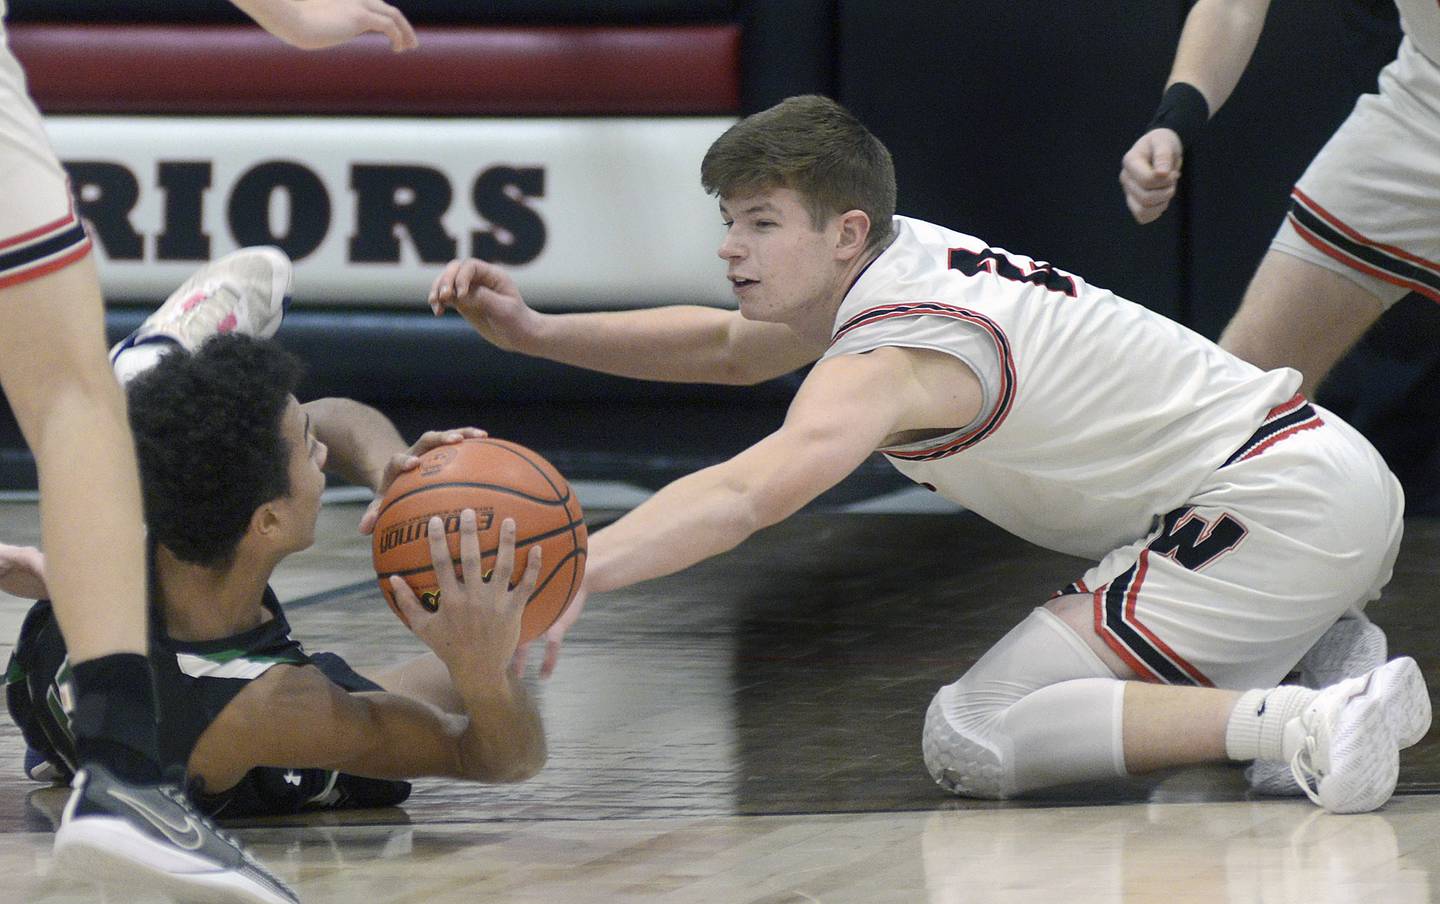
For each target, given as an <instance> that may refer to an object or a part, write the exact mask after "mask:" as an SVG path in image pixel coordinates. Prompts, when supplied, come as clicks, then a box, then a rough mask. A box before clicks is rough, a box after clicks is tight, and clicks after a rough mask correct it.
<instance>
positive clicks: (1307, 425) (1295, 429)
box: [1236, 417, 1325, 461]
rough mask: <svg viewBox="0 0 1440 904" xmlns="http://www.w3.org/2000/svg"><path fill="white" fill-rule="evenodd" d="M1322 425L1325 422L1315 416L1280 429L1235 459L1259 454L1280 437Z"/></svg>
mask: <svg viewBox="0 0 1440 904" xmlns="http://www.w3.org/2000/svg"><path fill="white" fill-rule="evenodd" d="M1323 426H1325V422H1324V421H1322V420H1321V419H1320V418H1318V417H1317V418H1315V419H1314V420H1313V421H1306V422H1305V423H1303V424H1296V425H1295V426H1294V427H1291V428H1290V429H1289V430H1282V431H1280V432H1279V433H1277V434H1275V435H1274V436H1272V437H1270V438H1269V439H1267V440H1265V442H1263V443H1261V444H1260V445H1258V446H1256V447H1255V448H1253V449H1251V450H1250V451H1249V452H1246V453H1245V454H1244V455H1242V456H1240V457H1239V458H1238V459H1236V461H1248V460H1250V459H1252V458H1254V457H1255V456H1257V455H1259V454H1260V453H1261V452H1264V451H1265V450H1266V449H1268V448H1270V447H1271V446H1273V445H1275V444H1276V443H1278V442H1280V441H1281V440H1282V439H1289V438H1290V437H1292V436H1294V435H1295V434H1297V433H1300V432H1301V431H1304V430H1314V429H1315V428H1316V427H1323Z"/></svg>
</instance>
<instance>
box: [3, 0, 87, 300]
mask: <svg viewBox="0 0 1440 904" xmlns="http://www.w3.org/2000/svg"><path fill="white" fill-rule="evenodd" d="M0 11H3V8H0ZM88 253H90V239H89V238H88V237H87V236H86V233H85V227H84V225H83V224H82V223H81V222H80V220H79V218H78V217H77V216H76V215H75V205H74V202H73V200H72V197H71V194H70V184H69V181H68V179H67V178H66V176H65V170H64V169H62V168H61V166H60V162H59V161H58V160H57V159H56V158H55V152H54V151H53V150H51V148H50V142H49V140H48V139H47V138H46V136H45V130H44V128H43V127H42V126H41V125H40V114H39V112H38V111H37V110H36V109H35V104H34V103H33V102H31V100H30V96H29V94H27V93H26V88H25V74H24V72H22V71H21V69H20V64H19V63H18V62H17V61H16V60H15V56H14V55H13V54H12V53H10V47H9V44H8V42H7V41H6V36H5V32H4V26H3V24H0V289H4V288H7V287H9V286H13V285H17V284H19V283H22V282H25V281H27V280H31V279H35V278H37V277H40V276H44V275H46V274H47V273H53V272H54V271H56V270H59V269H61V268H62V267H66V266H68V265H70V264H72V263H74V262H75V261H77V260H80V259H81V258H83V257H84V256H85V255H86V254H88Z"/></svg>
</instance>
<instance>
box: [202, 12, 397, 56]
mask: <svg viewBox="0 0 1440 904" xmlns="http://www.w3.org/2000/svg"><path fill="white" fill-rule="evenodd" d="M230 2H232V3H234V4H235V5H236V6H238V7H239V8H240V9H242V10H244V11H245V14H246V15H248V16H249V17H250V18H252V19H254V20H255V21H256V22H257V23H258V24H259V25H260V27H262V28H264V29H265V30H266V31H268V32H270V33H271V34H272V35H274V36H275V37H277V38H279V39H280V40H282V41H284V42H285V43H286V44H290V45H291V46H294V47H298V48H300V49H301V50H322V49H324V48H326V47H334V46H335V45H337V44H344V43H345V42H346V41H349V40H350V39H352V38H355V37H357V36H359V35H362V34H365V33H366V32H378V33H379V34H382V35H384V36H385V37H386V38H387V39H388V40H389V41H390V49H391V50H394V51H395V52H396V53H400V52H402V51H405V50H414V49H415V48H416V47H417V46H419V41H418V40H417V39H416V37H415V29H413V28H411V27H410V22H409V20H408V19H406V18H405V14H404V13H402V12H400V10H398V9H396V8H395V7H393V6H391V5H390V4H388V3H383V2H381V0H230Z"/></svg>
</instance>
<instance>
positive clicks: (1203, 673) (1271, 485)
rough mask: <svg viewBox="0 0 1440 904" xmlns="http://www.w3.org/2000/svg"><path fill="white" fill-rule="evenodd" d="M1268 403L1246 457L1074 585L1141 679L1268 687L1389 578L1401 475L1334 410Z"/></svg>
mask: <svg viewBox="0 0 1440 904" xmlns="http://www.w3.org/2000/svg"><path fill="white" fill-rule="evenodd" d="M1275 412H1278V414H1277V415H1276V416H1275V417H1272V418H1271V419H1270V420H1268V421H1267V424H1266V425H1264V426H1262V427H1261V428H1260V431H1257V434H1256V437H1257V438H1256V439H1253V440H1252V441H1251V442H1250V443H1247V444H1246V447H1244V448H1246V449H1249V450H1251V451H1250V454H1249V455H1248V457H1247V456H1243V455H1241V456H1237V458H1238V459H1239V460H1235V459H1232V461H1233V463H1231V464H1227V465H1225V466H1224V467H1221V468H1220V469H1218V470H1217V471H1216V472H1215V473H1214V475H1213V476H1212V478H1211V479H1210V480H1209V481H1208V482H1207V483H1206V484H1205V485H1204V486H1202V487H1201V488H1200V489H1199V490H1198V491H1197V492H1196V493H1195V495H1194V496H1192V497H1191V498H1190V500H1189V502H1188V505H1187V506H1186V507H1184V508H1181V509H1179V510H1177V511H1176V512H1172V513H1170V515H1169V516H1167V517H1166V518H1165V519H1164V523H1163V524H1162V525H1160V526H1159V527H1157V529H1156V530H1154V531H1153V532H1152V533H1150V534H1149V535H1148V536H1146V537H1145V538H1143V539H1141V540H1139V541H1137V542H1135V543H1133V544H1130V545H1128V546H1125V547H1122V548H1120V549H1117V550H1115V551H1114V552H1112V553H1110V554H1109V555H1107V556H1106V557H1105V558H1104V559H1103V560H1102V561H1101V562H1100V563H1099V564H1098V565H1096V566H1095V567H1094V568H1092V569H1090V570H1089V571H1088V572H1087V573H1086V574H1085V576H1084V578H1083V579H1082V581H1080V582H1077V583H1076V584H1075V585H1072V587H1071V588H1069V589H1071V590H1084V591H1089V592H1092V593H1093V596H1094V600H1095V602H1094V606H1095V609H1094V612H1095V630H1096V633H1097V634H1098V635H1099V636H1100V637H1101V638H1102V639H1103V640H1104V641H1105V642H1106V643H1107V644H1108V645H1109V646H1110V648H1111V649H1112V650H1114V651H1115V652H1116V653H1117V654H1118V655H1119V656H1120V657H1121V658H1122V659H1124V660H1125V661H1126V662H1127V663H1129V664H1130V666H1131V667H1132V668H1133V669H1135V671H1136V672H1137V673H1139V674H1140V675H1141V676H1142V677H1143V678H1145V679H1147V680H1152V681H1161V682H1165V683H1169V684H1197V685H1202V686H1214V687H1224V688H1231V689H1246V688H1255V687H1271V686H1273V685H1275V684H1278V683H1279V682H1280V681H1281V680H1282V679H1283V678H1284V677H1285V676H1286V674H1288V673H1289V672H1290V670H1291V669H1292V668H1293V667H1294V665H1295V664H1296V663H1297V662H1298V661H1299V660H1300V657H1301V656H1303V655H1304V654H1305V651H1306V650H1308V649H1310V647H1311V645H1312V644H1313V643H1314V642H1315V640H1316V639H1317V638H1319V636H1320V635H1321V634H1322V633H1324V632H1325V630H1326V629H1327V628H1328V627H1329V626H1330V625H1331V624H1333V623H1334V621H1335V620H1336V619H1337V618H1339V617H1340V616H1341V615H1342V614H1343V613H1344V612H1345V611H1346V610H1347V609H1351V608H1354V609H1363V608H1364V606H1365V604H1366V603H1367V602H1369V601H1370V600H1373V599H1375V598H1377V597H1378V596H1379V595H1380V589H1381V588H1382V587H1384V586H1385V584H1386V583H1387V582H1389V580H1390V573H1391V568H1392V566H1393V565H1394V563H1395V554H1396V552H1397V551H1398V549H1399V545H1400V535H1401V531H1402V528H1403V522H1402V515H1403V509H1404V496H1403V493H1402V491H1401V489H1400V484H1399V482H1398V481H1397V480H1396V479H1395V476H1394V475H1393V474H1391V473H1390V469H1389V468H1387V467H1386V466H1385V463H1384V461H1383V460H1382V459H1381V458H1380V455H1379V453H1377V452H1376V451H1375V449H1374V447H1372V446H1371V445H1370V443H1369V442H1367V441H1366V440H1365V439H1364V438H1363V437H1361V436H1360V434H1359V433H1357V432H1356V431H1355V430H1354V429H1353V428H1352V427H1350V425H1348V424H1346V423H1345V422H1344V421H1341V420H1340V419H1339V418H1337V417H1335V415H1333V414H1331V413H1330V412H1328V411H1325V410H1324V409H1322V408H1319V407H1318V406H1310V405H1308V404H1305V402H1304V399H1303V398H1301V397H1299V396H1297V397H1296V400H1292V402H1291V403H1287V405H1283V406H1280V407H1279V408H1277V409H1276V410H1275ZM1272 414H1273V413H1272ZM1267 440H1269V442H1268V444H1267V442H1266V441H1267Z"/></svg>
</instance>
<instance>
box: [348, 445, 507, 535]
mask: <svg viewBox="0 0 1440 904" xmlns="http://www.w3.org/2000/svg"><path fill="white" fill-rule="evenodd" d="M489 435H490V434H488V433H486V432H485V431H484V430H481V429H480V428H479V427H458V428H456V429H454V430H429V431H427V432H425V433H423V434H421V435H420V438H419V439H417V440H416V441H415V444H414V445H412V446H411V447H410V448H409V449H407V450H405V451H404V452H399V453H397V454H395V455H392V456H390V459H389V460H388V461H386V462H385V468H384V470H383V471H381V472H380V474H379V476H378V477H377V478H376V479H375V482H374V485H373V486H371V489H372V490H374V491H375V498H374V499H372V500H370V505H369V506H367V507H366V509H365V514H363V515H361V516H360V533H362V534H368V533H371V532H373V531H374V530H375V521H376V519H378V518H379V517H380V505H381V503H383V502H384V501H385V491H386V490H388V489H390V484H392V483H394V482H395V478H397V477H399V476H400V475H401V474H404V473H405V472H406V471H410V470H414V469H415V468H416V467H418V466H419V465H420V457H421V456H422V455H424V454H425V453H426V452H429V451H430V450H431V449H438V448H440V447H441V446H448V445H451V444H453V443H458V442H462V441H463V440H467V439H481V438H483V437H486V436H489Z"/></svg>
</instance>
